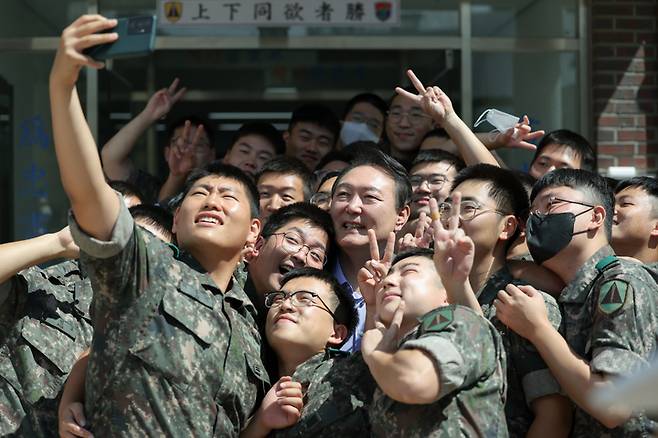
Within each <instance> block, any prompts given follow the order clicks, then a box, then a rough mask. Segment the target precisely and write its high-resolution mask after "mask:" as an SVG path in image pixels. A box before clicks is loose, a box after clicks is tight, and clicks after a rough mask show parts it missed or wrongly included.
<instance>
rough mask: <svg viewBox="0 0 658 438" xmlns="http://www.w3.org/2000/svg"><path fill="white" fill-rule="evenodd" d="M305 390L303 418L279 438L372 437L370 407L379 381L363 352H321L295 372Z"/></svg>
mask: <svg viewBox="0 0 658 438" xmlns="http://www.w3.org/2000/svg"><path fill="white" fill-rule="evenodd" d="M292 378H293V380H294V381H297V382H300V383H301V384H302V388H304V390H305V396H304V410H303V411H302V416H301V418H300V419H299V421H298V422H297V423H296V424H295V425H294V426H291V427H289V428H286V429H282V430H278V431H275V432H274V433H273V434H272V435H273V436H276V437H301V436H308V437H310V436H313V437H332V438H336V437H351V436H369V435H370V423H369V421H368V407H367V405H368V404H369V403H370V400H371V399H372V394H373V392H374V391H375V387H376V383H375V380H374V379H373V378H372V376H371V375H370V370H368V366H367V365H366V364H365V362H364V361H363V357H362V356H361V353H354V354H352V355H347V354H346V353H345V352H335V351H333V350H332V351H327V352H325V353H318V354H316V355H315V356H313V357H312V358H310V359H308V360H307V361H306V362H304V363H303V364H301V365H299V366H298V367H297V369H296V370H295V373H294V374H293V375H292Z"/></svg>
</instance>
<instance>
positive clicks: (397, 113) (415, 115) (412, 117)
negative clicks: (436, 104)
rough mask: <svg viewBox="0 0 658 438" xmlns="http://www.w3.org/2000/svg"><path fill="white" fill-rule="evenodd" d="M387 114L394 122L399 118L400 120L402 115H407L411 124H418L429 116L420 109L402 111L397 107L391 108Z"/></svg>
mask: <svg viewBox="0 0 658 438" xmlns="http://www.w3.org/2000/svg"><path fill="white" fill-rule="evenodd" d="M387 114H388V118H389V119H391V120H392V121H393V122H395V123H398V122H399V121H400V120H402V117H403V116H407V118H408V119H409V122H410V123H411V124H412V125H420V124H421V123H423V122H424V121H425V120H427V119H429V118H431V117H430V116H428V115H427V114H425V113H424V112H423V111H421V110H411V111H402V110H399V109H393V110H390V111H389V112H388V113H387Z"/></svg>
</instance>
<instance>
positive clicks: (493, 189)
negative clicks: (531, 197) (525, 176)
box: [450, 163, 530, 218]
mask: <svg viewBox="0 0 658 438" xmlns="http://www.w3.org/2000/svg"><path fill="white" fill-rule="evenodd" d="M471 180H475V181H482V182H486V183H488V184H489V192H488V193H487V194H488V196H490V197H491V198H492V199H493V200H494V201H496V207H497V208H498V210H500V211H504V212H506V213H507V214H513V215H514V216H517V217H518V218H521V217H522V215H523V214H524V212H526V211H527V210H528V208H529V204H530V203H529V201H528V193H527V192H526V190H525V188H523V184H521V181H519V179H518V178H517V177H516V175H515V174H514V172H513V171H511V170H509V169H503V168H500V167H498V166H493V165H491V164H484V163H480V164H476V165H475V166H469V167H466V168H464V169H463V170H462V171H461V172H459V173H458V174H457V176H455V180H454V181H453V183H452V187H451V188H450V191H451V192H452V191H454V190H455V188H456V187H457V186H459V185H460V184H461V183H463V182H465V181H471Z"/></svg>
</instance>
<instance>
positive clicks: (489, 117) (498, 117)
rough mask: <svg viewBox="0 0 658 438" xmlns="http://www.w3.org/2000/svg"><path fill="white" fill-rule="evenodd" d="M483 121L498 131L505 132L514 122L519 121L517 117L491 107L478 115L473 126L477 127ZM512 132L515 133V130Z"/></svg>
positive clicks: (512, 126)
mask: <svg viewBox="0 0 658 438" xmlns="http://www.w3.org/2000/svg"><path fill="white" fill-rule="evenodd" d="M485 121H487V122H489V123H490V124H491V125H492V126H494V127H495V128H496V129H497V130H498V132H501V133H505V132H507V131H509V130H510V129H512V128H514V127H515V126H516V124H517V123H519V118H518V117H517V116H515V115H512V114H507V113H504V112H502V111H499V110H497V109H493V108H491V109H488V110H486V111H485V112H483V113H482V115H481V116H480V117H478V120H477V122H475V124H474V125H473V127H477V126H478V125H481V124H482V123H484V122H485ZM514 134H515V135H516V132H514Z"/></svg>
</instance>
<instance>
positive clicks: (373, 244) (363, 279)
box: [357, 229, 395, 305]
mask: <svg viewBox="0 0 658 438" xmlns="http://www.w3.org/2000/svg"><path fill="white" fill-rule="evenodd" d="M368 240H369V241H370V260H368V261H367V262H366V264H365V265H363V267H362V268H361V269H360V270H359V273H358V274H357V281H358V283H359V291H360V292H361V295H362V296H363V299H364V301H365V302H366V305H374V304H375V292H376V290H377V289H378V287H379V283H380V282H381V281H382V280H383V279H384V277H386V274H388V270H389V269H390V268H391V262H392V261H393V255H394V251H395V233H393V232H391V233H389V235H388V240H386V247H385V248H384V254H383V256H381V258H380V255H379V244H378V243H377V236H376V234H375V230H373V229H370V230H368Z"/></svg>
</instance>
